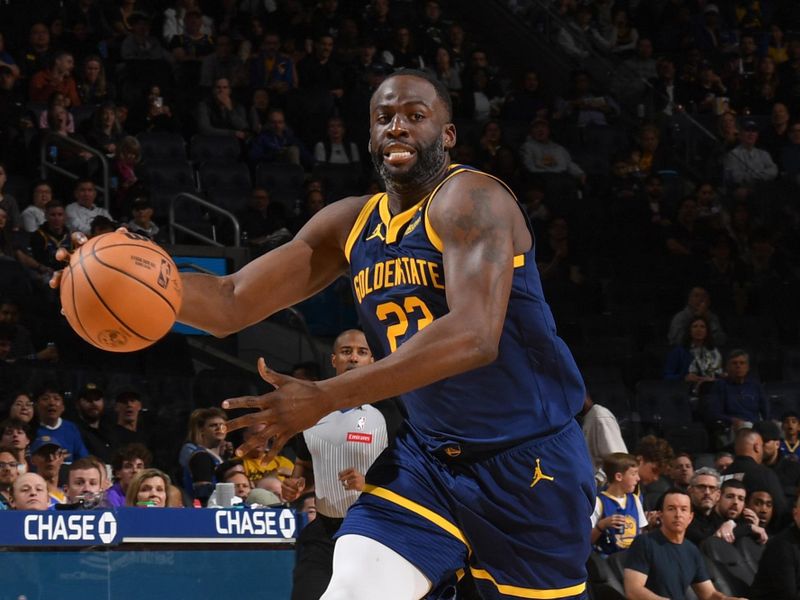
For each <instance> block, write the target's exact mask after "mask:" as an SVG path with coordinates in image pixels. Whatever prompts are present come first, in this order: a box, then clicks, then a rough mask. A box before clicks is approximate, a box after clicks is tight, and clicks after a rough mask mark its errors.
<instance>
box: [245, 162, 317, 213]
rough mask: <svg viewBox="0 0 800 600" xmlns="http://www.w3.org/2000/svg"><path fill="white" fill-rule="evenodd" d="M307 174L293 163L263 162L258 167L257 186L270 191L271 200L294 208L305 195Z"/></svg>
mask: <svg viewBox="0 0 800 600" xmlns="http://www.w3.org/2000/svg"><path fill="white" fill-rule="evenodd" d="M305 177H306V172H305V171H304V170H303V167H301V166H300V165H294V164H291V163H268V162H261V163H258V166H256V185H258V186H262V187H265V188H267V189H268V190H269V193H270V198H271V199H272V200H277V201H279V202H283V203H284V204H286V205H287V206H293V205H294V201H295V200H296V199H297V198H299V197H300V196H301V195H302V194H303V182H304V181H305Z"/></svg>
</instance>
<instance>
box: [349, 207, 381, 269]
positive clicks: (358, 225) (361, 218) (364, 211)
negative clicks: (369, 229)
mask: <svg viewBox="0 0 800 600" xmlns="http://www.w3.org/2000/svg"><path fill="white" fill-rule="evenodd" d="M385 195H386V194H385V193H380V194H375V195H374V196H372V198H370V199H369V200H367V201H366V202H365V203H364V206H363V207H362V208H361V212H360V213H358V217H356V221H355V223H353V227H352V229H350V234H349V235H348V236H347V241H346V242H345V244H344V255H345V258H347V262H348V263H349V262H350V252H352V250H353V245H354V244H355V243H356V240H357V239H358V236H359V235H361V232H362V231H363V230H364V226H365V225H366V224H367V221H368V220H369V216H370V215H371V214H372V211H373V210H374V209H375V205H376V204H377V203H378V201H379V200H380V199H381V196H385Z"/></svg>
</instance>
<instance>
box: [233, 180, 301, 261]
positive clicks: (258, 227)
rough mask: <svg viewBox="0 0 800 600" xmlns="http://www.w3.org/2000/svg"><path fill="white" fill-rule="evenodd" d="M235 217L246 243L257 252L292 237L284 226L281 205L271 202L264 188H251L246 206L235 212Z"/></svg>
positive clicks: (264, 250) (284, 221) (274, 246)
mask: <svg viewBox="0 0 800 600" xmlns="http://www.w3.org/2000/svg"><path fill="white" fill-rule="evenodd" d="M236 217H237V218H238V219H239V223H240V224H241V231H242V233H243V234H245V236H246V237H247V242H248V244H249V245H250V246H251V248H252V249H253V250H255V251H257V252H266V251H267V250H271V249H272V248H276V247H278V246H280V245H281V244H283V243H285V242H288V241H289V240H290V239H291V237H292V234H291V233H290V232H289V230H288V229H287V227H286V225H287V223H286V219H285V216H284V210H283V205H282V204H278V203H271V202H270V198H269V192H268V191H267V189H266V188H262V187H256V188H253V191H252V192H251V194H250V199H249V201H248V204H247V208H245V209H244V210H242V211H240V212H238V213H236Z"/></svg>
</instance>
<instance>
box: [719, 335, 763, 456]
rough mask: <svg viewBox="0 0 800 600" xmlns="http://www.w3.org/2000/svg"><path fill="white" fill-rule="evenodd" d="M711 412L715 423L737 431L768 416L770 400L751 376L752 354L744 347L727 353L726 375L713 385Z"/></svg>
mask: <svg viewBox="0 0 800 600" xmlns="http://www.w3.org/2000/svg"><path fill="white" fill-rule="evenodd" d="M709 412H710V416H711V418H712V419H713V420H714V421H715V422H716V423H719V424H721V425H723V426H725V427H731V428H732V429H733V431H734V432H735V431H738V430H739V429H741V428H743V427H745V428H746V427H751V426H752V424H753V423H755V422H756V421H760V420H761V419H768V418H769V405H768V404H767V399H766V398H765V397H764V393H763V391H762V390H761V385H760V384H759V383H758V382H757V381H755V380H754V379H753V378H751V377H750V356H749V355H748V354H747V352H745V351H744V350H731V352H730V353H729V354H728V362H727V364H726V375H725V377H724V378H722V379H720V380H718V381H716V382H715V383H714V385H713V387H712V388H711V393H710V397H709ZM759 447H760V446H759Z"/></svg>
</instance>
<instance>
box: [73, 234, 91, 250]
mask: <svg viewBox="0 0 800 600" xmlns="http://www.w3.org/2000/svg"><path fill="white" fill-rule="evenodd" d="M71 237H72V247H73V248H77V247H79V246H83V245H84V244H85V243H86V242H88V241H89V238H88V237H86V234H85V233H81V232H80V231H73V232H72V236H71Z"/></svg>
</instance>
